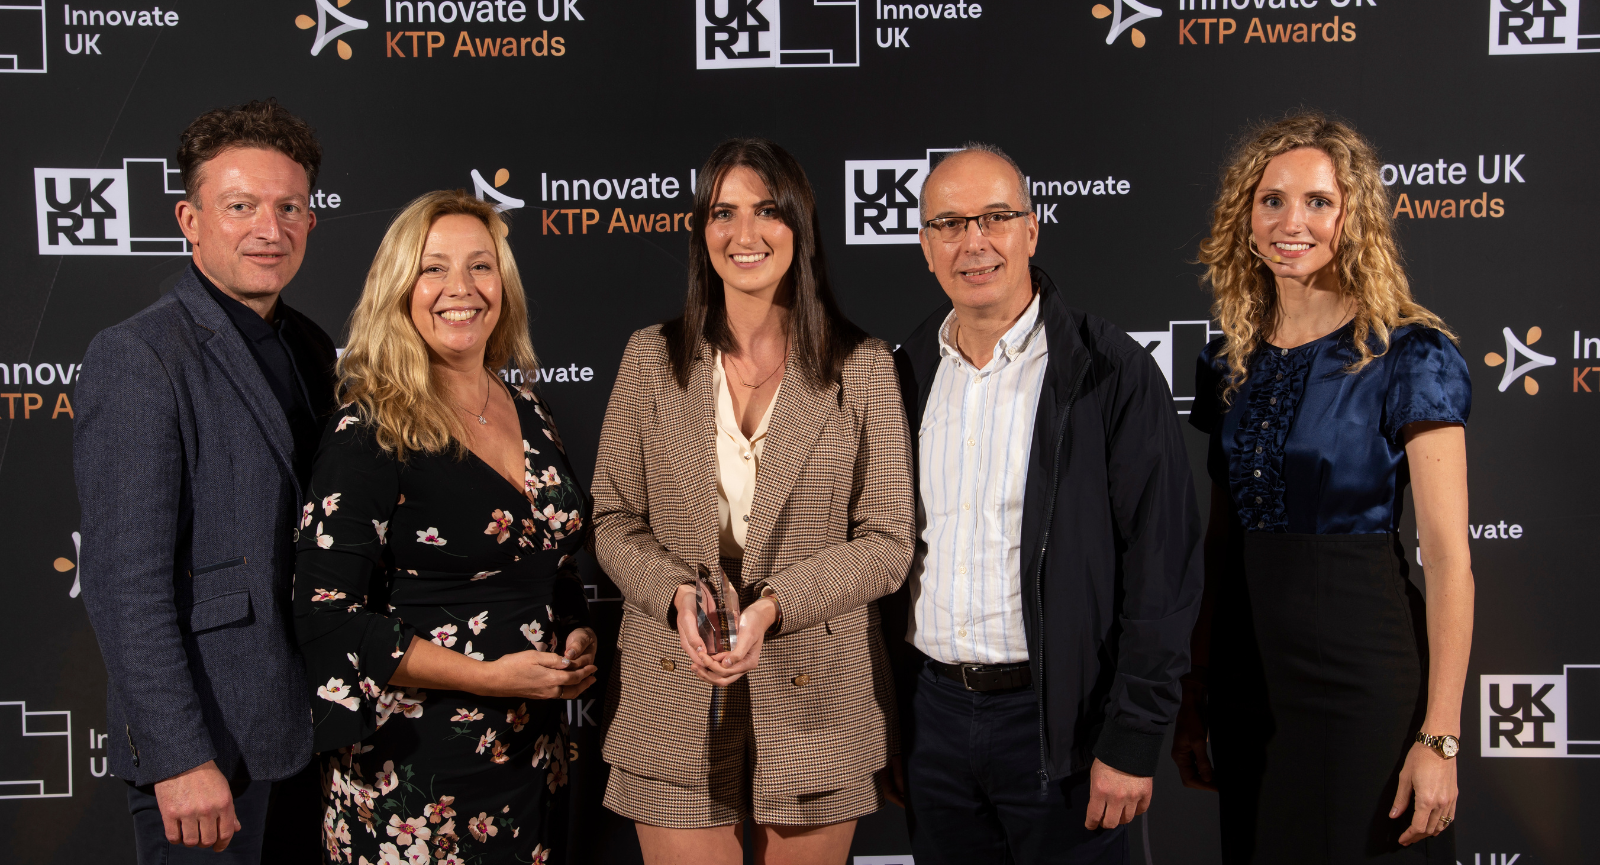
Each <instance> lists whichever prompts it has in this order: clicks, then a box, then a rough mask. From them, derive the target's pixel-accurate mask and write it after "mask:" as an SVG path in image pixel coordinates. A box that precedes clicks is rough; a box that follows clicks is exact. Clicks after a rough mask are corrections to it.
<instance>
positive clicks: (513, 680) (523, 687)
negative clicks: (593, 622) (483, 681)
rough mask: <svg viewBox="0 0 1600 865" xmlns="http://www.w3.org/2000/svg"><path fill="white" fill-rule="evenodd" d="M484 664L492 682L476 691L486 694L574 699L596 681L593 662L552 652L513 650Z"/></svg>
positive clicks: (490, 695) (541, 698)
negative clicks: (573, 658)
mask: <svg viewBox="0 0 1600 865" xmlns="http://www.w3.org/2000/svg"><path fill="white" fill-rule="evenodd" d="M584 630H587V629H584ZM591 633H592V632H591ZM484 666H485V667H486V668H487V669H486V672H487V673H488V674H489V675H488V677H487V678H488V680H489V681H488V685H487V687H486V688H485V689H484V690H481V691H477V692H476V693H478V694H480V695H482V696H485V697H526V698H527V699H530V700H555V699H562V700H570V699H572V698H574V697H576V696H578V695H579V694H581V693H583V692H584V690H585V689H587V688H588V687H589V686H590V685H593V684H594V674H595V666H594V665H593V664H582V665H580V664H578V663H577V662H575V661H572V660H569V659H567V658H565V657H562V656H561V655H557V654H554V653H552V652H539V651H534V650H533V649H529V650H527V651H525V652H513V653H511V654H509V655H503V656H501V657H499V658H496V659H495V660H493V661H489V662H487V663H485V664H484Z"/></svg>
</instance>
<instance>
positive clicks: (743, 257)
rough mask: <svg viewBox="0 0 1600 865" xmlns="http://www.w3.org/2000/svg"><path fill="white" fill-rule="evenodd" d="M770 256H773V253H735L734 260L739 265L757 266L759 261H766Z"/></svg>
mask: <svg viewBox="0 0 1600 865" xmlns="http://www.w3.org/2000/svg"><path fill="white" fill-rule="evenodd" d="M768 255H771V253H769V252H735V253H734V254H733V260H734V261H735V262H737V263H739V264H755V263H756V262H758V261H764V260H766V257H767V256H768Z"/></svg>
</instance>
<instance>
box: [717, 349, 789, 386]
mask: <svg viewBox="0 0 1600 865" xmlns="http://www.w3.org/2000/svg"><path fill="white" fill-rule="evenodd" d="M730 359H731V358H730ZM788 363H789V357H788V352H785V353H784V358H783V360H780V361H778V365H777V366H775V367H773V368H772V372H769V373H767V374H766V375H765V376H762V378H761V380H760V381H758V382H756V383H755V384H750V383H749V382H747V381H745V380H744V374H743V373H741V372H739V367H738V365H737V364H730V366H732V367H733V377H734V378H736V379H738V380H739V384H741V385H744V386H745V387H747V388H749V389H751V390H755V389H756V388H759V387H761V386H762V385H764V384H766V383H767V382H769V381H771V380H772V377H773V376H775V375H777V374H778V370H780V369H783V368H784V366H786V365H787V364H788Z"/></svg>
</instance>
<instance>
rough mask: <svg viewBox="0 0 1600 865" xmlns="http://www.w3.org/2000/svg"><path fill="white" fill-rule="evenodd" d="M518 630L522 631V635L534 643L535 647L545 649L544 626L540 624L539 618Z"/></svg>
mask: <svg viewBox="0 0 1600 865" xmlns="http://www.w3.org/2000/svg"><path fill="white" fill-rule="evenodd" d="M517 630H519V631H521V632H522V636H524V637H527V638H528V642H530V643H532V644H533V646H534V648H536V649H538V650H540V651H544V626H543V625H540V624H539V620H538V619H534V620H533V621H531V622H529V623H527V624H526V625H523V626H522V627H520V628H518V629H517Z"/></svg>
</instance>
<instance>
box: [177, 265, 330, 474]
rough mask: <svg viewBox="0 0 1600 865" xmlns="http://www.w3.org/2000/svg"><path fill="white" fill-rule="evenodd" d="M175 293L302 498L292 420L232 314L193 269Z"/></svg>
mask: <svg viewBox="0 0 1600 865" xmlns="http://www.w3.org/2000/svg"><path fill="white" fill-rule="evenodd" d="M172 293H173V294H175V295H176V296H177V298H178V300H179V301H180V302H181V303H182V304H183V306H184V308H185V309H187V310H188V311H189V316H190V318H192V319H193V320H194V323H195V325H196V327H195V341H196V342H198V343H199V344H200V346H201V349H202V350H203V351H204V352H205V353H206V354H207V355H208V356H210V358H211V359H212V360H213V361H214V362H215V363H216V364H217V367H218V368H219V369H221V370H222V374H223V375H224V376H225V377H226V378H227V379H228V382H229V383H230V384H232V385H233V389H234V390H235V391H237V392H238V393H239V397H240V401H241V402H243V403H244V405H245V408H246V409H248V410H249V412H250V415H251V417H253V418H254V419H255V422H256V426H257V427H259V428H260V429H261V435H262V436H263V437H264V438H265V439H266V440H267V444H268V445H269V446H270V447H271V448H272V454H273V456H275V457H276V458H277V460H278V464H279V465H280V466H282V467H283V470H284V471H285V472H286V473H287V474H288V475H289V477H290V479H292V480H294V481H295V489H296V490H297V492H296V495H295V498H296V500H298V499H299V497H300V496H299V493H298V490H299V481H298V479H296V478H295V473H294V461H293V459H292V456H291V455H292V454H293V452H294V436H293V434H292V433H291V432H290V431H289V420H288V418H286V417H284V416H283V407H282V406H280V405H278V399H277V397H275V396H273V395H272V388H271V386H269V385H268V384H267V378H266V376H264V375H262V373H261V367H260V366H259V365H257V364H256V359H255V356H254V355H252V354H251V353H250V349H249V347H248V346H246V345H245V344H244V337H242V336H240V335H239V329H238V328H236V327H234V326H233V322H232V321H231V320H229V318H228V314H227V313H226V312H223V311H222V307H220V306H217V302H216V301H214V300H212V299H211V295H209V294H207V293H206V290H205V289H204V288H203V287H201V285H200V283H199V281H198V280H196V279H195V278H194V274H193V273H191V272H188V271H185V272H184V274H183V276H182V277H180V278H179V279H178V284H177V285H175V286H173V289H172Z"/></svg>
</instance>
